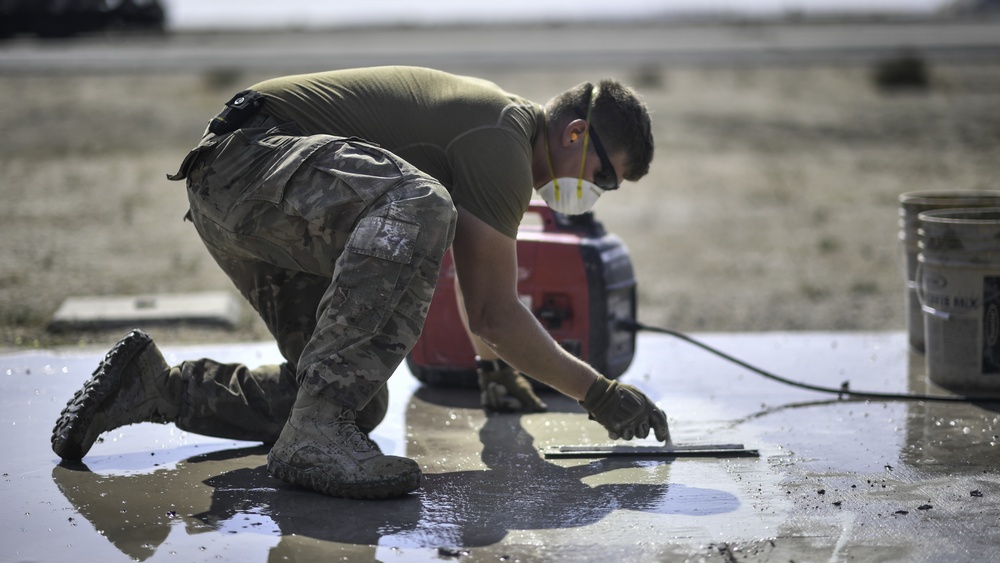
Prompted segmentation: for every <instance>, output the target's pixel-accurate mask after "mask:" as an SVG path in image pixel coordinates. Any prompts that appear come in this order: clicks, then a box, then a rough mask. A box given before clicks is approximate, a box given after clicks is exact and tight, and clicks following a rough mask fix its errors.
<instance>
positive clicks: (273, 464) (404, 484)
mask: <svg viewBox="0 0 1000 563" xmlns="http://www.w3.org/2000/svg"><path fill="white" fill-rule="evenodd" d="M267 471H268V473H270V474H271V475H273V476H274V477H277V478H278V479H281V480H282V481H285V482H287V483H291V484H293V485H298V486H300V487H305V488H307V489H312V490H314V491H317V492H320V493H323V494H326V495H330V496H334V497H343V498H352V499H382V498H392V497H399V496H403V495H405V494H407V493H411V492H413V491H415V490H417V489H418V488H419V487H420V478H421V473H420V470H419V469H416V470H415V471H414V472H412V473H407V474H404V475H400V476H397V477H394V478H391V479H383V480H381V481H373V482H366V483H341V482H337V481H336V480H335V479H334V478H332V477H331V476H330V475H329V474H328V473H326V472H325V471H324V470H323V468H321V467H319V466H317V465H310V466H308V467H300V466H298V465H294V464H291V463H286V462H283V461H281V460H279V459H276V458H275V456H273V455H268V456H267Z"/></svg>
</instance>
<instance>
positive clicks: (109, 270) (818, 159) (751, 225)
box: [0, 60, 1000, 349]
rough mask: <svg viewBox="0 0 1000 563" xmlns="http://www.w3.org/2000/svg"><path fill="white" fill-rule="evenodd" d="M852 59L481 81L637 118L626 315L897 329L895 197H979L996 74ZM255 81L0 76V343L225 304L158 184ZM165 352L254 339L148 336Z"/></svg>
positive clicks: (715, 323) (627, 198) (86, 336)
mask: <svg viewBox="0 0 1000 563" xmlns="http://www.w3.org/2000/svg"><path fill="white" fill-rule="evenodd" d="M876 70H877V69H876V67H875V65H874V64H860V63H855V64H834V63H830V64H825V63H822V62H817V63H814V64H808V65H806V64H794V65H781V64H757V65H754V64H739V65H736V64H734V65H725V64H714V65H711V66H704V67H699V66H697V65H685V66H671V65H662V66H659V65H644V66H643V67H642V68H640V69H636V68H626V69H624V70H623V69H622V68H620V67H616V66H611V65H608V66H600V65H595V66H593V67H586V68H584V67H579V66H577V67H574V68H572V69H569V70H560V69H539V68H536V67H531V68H526V69H518V68H515V67H503V66H491V67H488V68H483V69H469V72H471V73H474V74H478V75H479V76H482V77H484V78H488V79H490V80H493V81H495V82H497V83H498V84H500V85H501V86H503V87H504V88H506V89H507V90H509V91H512V92H517V93H519V94H521V95H524V96H526V97H528V98H530V99H534V100H536V101H539V102H543V101H545V100H547V99H548V98H549V97H551V96H552V95H554V94H556V93H558V92H559V91H561V90H562V89H564V88H566V87H569V86H572V85H574V84H576V83H579V82H582V81H584V80H593V79H595V78H600V77H603V76H613V77H616V78H619V79H621V80H623V81H625V82H627V83H629V84H631V85H633V86H634V87H635V88H636V89H637V90H639V91H640V92H641V93H642V95H643V96H644V98H645V100H646V102H647V104H648V105H649V107H650V109H651V110H652V115H653V118H654V127H655V137H656V141H657V155H656V158H655V160H654V163H653V166H652V169H651V172H650V174H649V175H648V176H647V177H646V178H644V179H643V180H642V181H640V182H638V183H637V184H634V185H626V186H625V187H624V188H623V189H622V190H621V191H620V192H618V193H612V194H608V195H606V196H605V197H604V198H603V199H602V200H601V202H600V203H599V204H598V206H597V208H596V216H597V218H598V219H599V220H600V221H602V222H603V223H604V225H605V227H606V228H607V229H608V230H609V231H610V232H612V233H615V234H616V235H618V236H619V237H621V238H622V239H623V240H624V241H625V243H626V244H627V246H628V249H629V251H630V254H631V257H632V260H633V263H634V266H635V270H636V275H637V279H638V287H639V306H638V311H639V319H640V321H642V322H644V323H647V324H652V325H657V326H664V327H669V328H673V329H678V330H683V331H692V332H730V331H804V330H808V331H816V330H819V331H896V330H905V327H906V323H905V319H904V316H905V312H904V311H905V308H904V285H903V280H902V275H901V273H900V254H901V252H900V246H899V242H898V240H897V232H898V229H899V226H898V224H897V218H898V208H899V204H898V199H897V198H898V196H899V195H900V194H901V193H903V192H907V191H914V190H946V189H997V188H1000V184H998V181H997V171H998V163H1000V61H996V62H994V63H990V62H988V61H982V60H980V61H978V62H975V63H971V62H969V63H963V62H948V63H941V62H928V63H927V64H926V67H925V70H926V72H927V82H926V84H925V85H924V86H920V87H916V88H903V89H889V90H887V89H884V88H880V87H879V85H878V83H877V81H876V80H875V79H874V76H875V74H876ZM271 75H273V73H265V72H252V71H240V70H226V69H222V70H211V71H200V70H199V71H192V72H183V71H178V72H171V73H152V72H150V73H143V72H134V71H133V72H121V73H116V72H113V71H106V72H100V73H83V72H80V73H65V72H63V73H46V72H37V73H32V72H19V73H11V74H7V75H2V76H0V99H2V100H3V102H2V103H0V128H2V132H3V140H2V142H0V191H2V194H3V200H4V204H3V206H2V207H0V241H2V242H0V349H15V348H16V349H25V348H32V347H49V346H63V345H83V346H86V345H105V344H110V343H113V342H114V341H115V340H116V339H117V337H118V336H119V335H120V333H121V331H120V330H113V331H76V332H52V331H50V330H49V329H48V328H47V325H48V323H49V321H50V319H51V317H52V315H53V313H54V312H55V311H56V309H57V308H58V307H59V305H60V303H62V301H63V300H64V299H66V298H67V297H71V296H86V295H133V294H146V293H177V292H195V291H207V290H219V289H229V288H230V283H229V281H228V279H227V278H226V277H225V276H224V275H223V274H222V273H221V272H220V271H219V270H218V269H217V267H216V266H215V264H214V263H213V262H212V260H211V258H210V257H209V255H208V254H207V252H206V251H205V249H204V248H203V247H202V245H201V243H200V241H199V239H198V237H197V235H196V233H195V231H194V229H193V227H192V226H191V224H190V223H187V222H184V221H182V217H183V216H184V213H185V212H186V205H187V204H186V196H185V188H184V186H183V185H182V184H180V183H172V182H169V181H167V180H166V179H165V175H166V173H169V172H173V171H174V170H176V168H177V165H178V164H179V162H180V160H181V158H182V157H183V155H184V153H185V151H186V149H187V148H189V147H190V146H192V145H193V144H194V143H195V142H196V141H197V139H198V137H199V135H200V134H201V131H202V130H203V128H204V126H205V123H206V122H207V120H208V119H210V118H211V117H212V116H213V115H215V113H217V112H218V110H219V109H220V107H221V104H222V103H223V102H224V101H225V100H226V99H228V98H229V97H230V96H231V95H232V94H233V93H234V92H236V91H238V90H240V89H242V88H243V87H245V86H247V85H249V84H252V83H254V82H256V81H258V80H260V79H263V78H267V77H270V76H271ZM153 332H154V336H156V337H157V338H158V339H160V340H164V341H170V342H237V341H258V340H266V339H267V338H268V334H267V331H266V329H265V328H264V326H263V324H262V323H260V322H259V321H257V320H256V319H255V318H254V317H253V315H252V313H251V312H250V311H249V310H248V311H247V314H246V319H245V321H244V322H243V323H242V324H241V325H240V327H239V328H237V329H235V330H227V329H222V328H211V327H197V326H182V327H157V328H156V329H155V331H153Z"/></svg>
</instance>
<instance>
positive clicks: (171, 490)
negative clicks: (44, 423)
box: [52, 388, 740, 561]
mask: <svg viewBox="0 0 1000 563" xmlns="http://www.w3.org/2000/svg"><path fill="white" fill-rule="evenodd" d="M474 395H475V394H474V393H470V392H469V390H448V389H429V388H420V389H419V390H418V391H417V392H416V393H415V394H414V395H413V396H412V397H411V398H410V400H409V402H408V405H407V409H406V412H407V415H408V427H409V428H410V429H411V430H412V434H413V436H414V438H413V441H414V443H416V444H419V443H421V442H422V441H423V440H424V437H425V436H427V437H429V440H430V441H431V442H434V441H435V438H438V437H440V436H441V434H442V429H446V428H448V425H444V424H441V423H440V418H441V415H442V414H444V417H445V418H448V417H449V414H448V413H454V412H455V411H456V409H457V410H460V411H463V412H466V413H473V412H475V411H478V404H476V403H475V402H474V400H473V401H470V396H471V397H472V399H474V398H475V397H474ZM555 399H556V400H555V401H552V402H553V403H554V404H555V408H556V410H561V411H563V412H575V413H579V407H577V406H576V405H575V403H571V402H567V401H561V400H559V399H558V398H555ZM521 418H522V417H521V416H517V415H494V416H489V417H487V418H486V419H485V424H483V425H482V428H481V430H480V431H479V432H478V433H477V432H470V431H467V430H466V429H462V430H460V432H464V433H465V434H467V435H468V436H469V438H468V439H466V440H462V439H461V438H459V437H456V439H457V442H458V444H457V445H449V446H446V447H443V448H441V449H442V450H443V451H438V452H437V453H436V454H435V453H432V452H430V451H426V454H422V455H427V456H433V457H434V458H435V459H438V460H439V459H442V458H445V459H449V458H450V462H449V463H450V464H452V465H453V466H455V467H457V468H458V469H457V470H453V471H443V472H434V473H428V474H427V475H426V476H425V478H424V481H423V484H422V486H421V488H420V490H419V491H418V492H417V493H416V494H413V495H409V496H407V497H403V498H400V499H391V500H387V501H354V500H345V499H335V498H329V497H325V496H323V495H317V494H314V493H312V492H309V491H306V490H302V489H298V488H295V487H291V486H288V485H286V484H284V483H281V482H280V481H277V480H275V479H272V478H271V477H270V476H269V475H268V474H267V471H266V469H265V463H266V454H267V447H266V446H261V447H251V448H236V449H228V450H222V451H216V452H211V453H207V454H201V455H196V456H193V457H190V458H187V459H184V460H182V461H179V462H178V463H176V464H175V465H174V466H173V467H166V468H159V467H154V466H153V464H147V466H146V467H145V468H142V467H136V468H135V469H133V470H131V471H124V472H121V473H115V474H99V473H95V472H93V471H91V470H90V468H88V467H87V466H86V465H84V464H67V463H62V464H60V465H57V466H56V467H55V468H54V469H53V471H52V478H53V481H54V482H55V483H56V485H57V487H58V489H59V491H60V492H61V493H62V494H63V495H65V496H66V498H67V500H69V501H70V503H71V504H72V505H73V507H74V508H75V509H76V511H77V512H78V513H79V514H80V515H81V516H83V517H84V518H86V519H87V520H88V521H90V522H91V523H92V524H93V526H94V528H96V529H97V530H98V531H99V532H100V533H101V534H102V535H103V536H104V537H106V538H107V539H108V541H110V542H111V543H112V544H113V545H114V546H115V547H116V548H118V549H119V550H120V551H121V552H122V553H123V554H125V555H127V556H128V557H129V558H131V559H135V560H140V561H144V560H146V559H148V558H150V557H151V556H153V555H154V553H155V552H156V551H157V550H158V549H159V548H160V547H161V545H162V544H163V543H164V542H165V540H166V539H167V537H168V536H169V535H170V532H171V528H174V527H178V528H183V531H184V532H185V533H186V534H188V535H190V536H194V535H198V534H204V533H210V532H212V533H237V534H244V533H252V534H262V535H266V536H274V537H276V538H280V539H279V540H278V541H277V542H276V545H274V547H272V548H271V554H270V557H269V558H270V559H271V560H281V557H279V555H281V554H285V555H289V554H294V555H296V557H298V556H300V555H301V553H300V551H301V550H302V549H303V546H304V545H309V543H306V544H303V540H307V541H308V540H318V541H320V542H329V543H331V544H345V545H346V546H353V547H352V548H351V550H350V553H352V554H353V555H354V556H360V555H362V554H367V555H368V556H371V557H374V555H375V550H376V546H380V545H381V546H388V547H392V548H397V549H414V548H415V549H421V550H443V552H444V553H450V552H452V551H456V552H457V551H460V550H462V549H471V548H478V547H484V546H490V545H493V544H496V543H498V542H500V541H502V540H503V539H504V538H505V537H506V536H507V534H508V533H509V532H510V531H511V530H528V531H543V530H552V531H557V530H559V529H561V528H570V527H582V526H588V525H591V524H594V523H595V522H598V521H600V520H602V519H603V518H605V517H607V516H608V515H610V514H611V513H613V512H615V511H640V512H647V513H651V514H680V515H686V516H707V515H712V514H719V513H724V512H729V511H732V510H734V509H735V508H736V507H738V506H739V504H740V503H739V500H738V499H737V498H736V497H735V496H734V495H732V494H729V493H726V492H724V491H717V490H712V489H706V488H700V487H691V486H685V485H680V484H670V483H669V475H670V465H669V463H664V462H662V461H660V462H642V461H626V462H616V461H609V460H600V461H594V462H592V463H586V464H582V465H575V466H568V467H564V466H560V465H558V464H555V463H549V462H546V461H545V460H544V459H543V458H542V457H541V456H540V455H539V451H538V448H537V447H535V445H534V443H533V442H534V440H533V438H532V436H531V435H530V434H528V432H526V431H525V430H524V428H523V426H522V425H521ZM475 440H478V441H479V442H480V444H478V445H474V446H473V450H475V449H481V455H480V456H478V459H477V458H476V456H471V457H467V458H465V461H463V457H462V456H463V454H464V452H467V451H468V448H467V446H468V445H469V444H465V443H463V442H470V443H471V442H474V441H475ZM416 457H417V459H420V457H421V455H417V456H416ZM125 464H126V465H131V464H135V465H136V466H141V458H140V459H133V460H131V461H130V462H126V463H125ZM119 465H121V464H119ZM623 470H625V471H623ZM627 470H631V471H627ZM588 483H589V484H588Z"/></svg>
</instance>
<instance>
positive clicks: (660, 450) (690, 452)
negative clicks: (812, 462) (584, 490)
mask: <svg viewBox="0 0 1000 563" xmlns="http://www.w3.org/2000/svg"><path fill="white" fill-rule="evenodd" d="M542 451H543V453H544V455H545V459H554V458H601V457H633V458H647V459H650V458H675V457H758V456H759V455H760V454H759V453H758V452H757V450H748V449H746V448H744V447H743V444H699V445H678V444H667V445H664V446H625V445H621V446H619V445H614V446H600V445H587V446H551V447H548V448H545V449H544V450H542Z"/></svg>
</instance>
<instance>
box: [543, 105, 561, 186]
mask: <svg viewBox="0 0 1000 563" xmlns="http://www.w3.org/2000/svg"><path fill="white" fill-rule="evenodd" d="M544 124H545V131H544V136H545V162H547V163H548V165H549V176H551V177H552V185H553V186H554V187H555V196H556V200H557V201H558V199H559V180H556V169H555V168H554V167H553V166H552V151H550V150H549V118H548V117H546V118H545V121H544Z"/></svg>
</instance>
